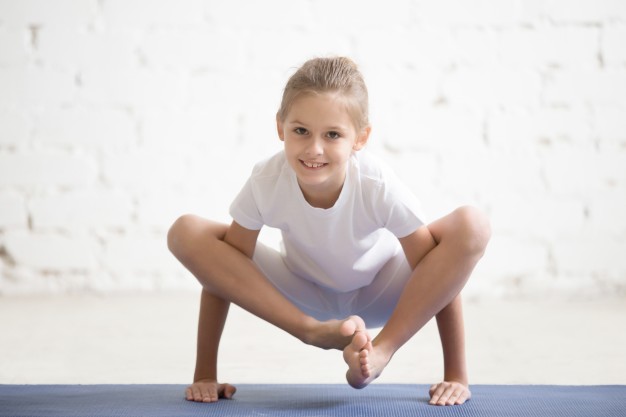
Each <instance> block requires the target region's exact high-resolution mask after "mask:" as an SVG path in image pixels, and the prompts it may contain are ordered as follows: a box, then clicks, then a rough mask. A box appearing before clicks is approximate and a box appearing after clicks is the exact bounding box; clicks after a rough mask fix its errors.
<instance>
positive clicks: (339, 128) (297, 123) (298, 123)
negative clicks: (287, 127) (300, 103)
mask: <svg viewBox="0 0 626 417" xmlns="http://www.w3.org/2000/svg"><path fill="white" fill-rule="evenodd" d="M290 123H291V124H294V125H302V126H308V125H307V124H306V123H303V122H301V121H299V120H293V121H291V122H290ZM324 129H325V130H346V127H345V126H329V127H326V128H324Z"/></svg>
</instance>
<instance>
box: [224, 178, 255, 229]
mask: <svg viewBox="0 0 626 417" xmlns="http://www.w3.org/2000/svg"><path fill="white" fill-rule="evenodd" d="M229 212H230V215H231V217H232V218H233V220H234V221H236V222H237V223H239V224H240V225H242V226H243V227H245V228H246V229H250V230H260V229H261V228H262V227H263V219H262V217H261V213H260V211H259V208H258V206H257V204H256V200H255V198H254V191H253V180H252V177H250V178H248V181H246V183H245V184H244V186H243V188H242V189H241V191H239V194H238V195H237V197H235V199H234V200H233V202H232V203H231V205H230V210H229Z"/></svg>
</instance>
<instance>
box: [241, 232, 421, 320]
mask: <svg viewBox="0 0 626 417" xmlns="http://www.w3.org/2000/svg"><path fill="white" fill-rule="evenodd" d="M252 259H253V261H254V262H255V263H256V265H257V266H258V267H259V269H260V270H261V271H262V272H263V274H264V275H265V276H266V277H267V278H268V279H269V280H270V281H271V282H272V284H274V286H275V287H276V288H278V290H279V291H280V292H281V293H282V294H283V295H284V296H285V297H287V298H288V299H289V300H290V301H291V302H292V303H293V304H295V305H296V306H297V307H298V308H300V309H301V310H302V311H303V312H305V313H306V314H308V315H310V316H312V317H315V318H316V319H318V320H330V319H343V318H346V317H347V316H349V315H352V314H356V315H359V316H360V317H362V318H363V320H365V323H366V325H367V327H368V328H373V327H382V326H383V325H384V324H385V323H386V322H387V320H388V319H389V317H390V316H391V313H392V312H393V310H394V309H395V307H396V304H397V303H398V299H399V298H400V294H401V293H402V290H403V289H404V286H405V284H406V282H407V281H408V279H409V277H410V275H411V268H410V267H409V263H408V262H407V260H406V256H405V255H404V252H403V251H402V250H399V251H398V252H397V253H396V255H395V256H394V257H392V258H391V259H390V260H389V261H388V262H387V263H386V264H385V265H384V266H383V267H382V269H381V270H380V271H379V272H378V274H377V275H376V278H374V281H372V283H371V284H370V285H368V286H366V287H363V288H359V289H357V290H354V291H351V292H347V293H338V292H335V291H332V290H329V289H327V288H324V287H321V286H319V285H317V284H314V283H313V282H311V281H307V280H305V279H303V278H301V277H299V276H298V275H296V274H294V273H293V272H291V271H290V270H289V269H288V268H287V266H286V265H285V263H284V262H283V257H282V255H281V253H280V252H278V251H277V250H275V249H272V248H270V247H268V246H265V245H264V244H262V243H260V242H258V243H257V245H256V249H255V252H254V256H253V258H252Z"/></svg>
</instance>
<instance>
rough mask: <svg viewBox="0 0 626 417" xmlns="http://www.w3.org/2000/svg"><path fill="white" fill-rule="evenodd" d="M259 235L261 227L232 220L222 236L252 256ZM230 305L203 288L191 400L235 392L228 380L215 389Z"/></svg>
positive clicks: (189, 397)
mask: <svg viewBox="0 0 626 417" xmlns="http://www.w3.org/2000/svg"><path fill="white" fill-rule="evenodd" d="M258 235H259V231H258V230H248V229H245V228H243V227H242V226H240V225H239V224H237V223H236V222H233V223H232V224H231V226H230V228H229V229H228V231H227V232H226V235H225V236H224V237H223V239H224V242H226V243H228V244H230V245H231V246H232V247H234V248H236V249H237V250H239V251H240V252H242V253H243V254H244V255H246V256H248V257H249V258H252V255H253V254H254V248H255V246H256V241H257V237H258ZM229 307H230V302H228V301H226V300H223V299H222V298H219V297H216V296H214V295H213V294H211V293H209V292H208V291H206V290H202V296H201V299H200V317H199V319H198V342H197V351H196V370H195V373H194V384H193V385H192V386H190V387H189V388H188V393H187V398H188V399H189V400H191V399H194V400H195V401H203V400H204V401H206V400H205V399H204V398H206V396H207V395H208V397H209V398H208V401H216V400H217V397H219V396H227V397H229V396H231V395H232V394H233V393H234V387H231V386H228V385H227V384H219V386H217V387H216V391H213V389H212V388H213V387H215V384H217V381H218V379H217V356H218V349H219V343H220V339H221V337H222V331H223V330H224V323H225V322H226V316H227V315H228V309H229ZM205 383H206V385H205ZM229 390H230V393H229ZM194 391H195V392H194Z"/></svg>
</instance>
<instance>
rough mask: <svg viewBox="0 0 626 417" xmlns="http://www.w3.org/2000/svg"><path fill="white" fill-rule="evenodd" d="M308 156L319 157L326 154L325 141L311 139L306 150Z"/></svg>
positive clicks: (315, 138)
mask: <svg viewBox="0 0 626 417" xmlns="http://www.w3.org/2000/svg"><path fill="white" fill-rule="evenodd" d="M305 153H306V154H307V155H312V156H318V155H322V154H323V153H324V147H323V141H322V140H321V139H320V138H317V137H314V138H311V139H310V141H309V143H308V144H307V147H306V149H305Z"/></svg>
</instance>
